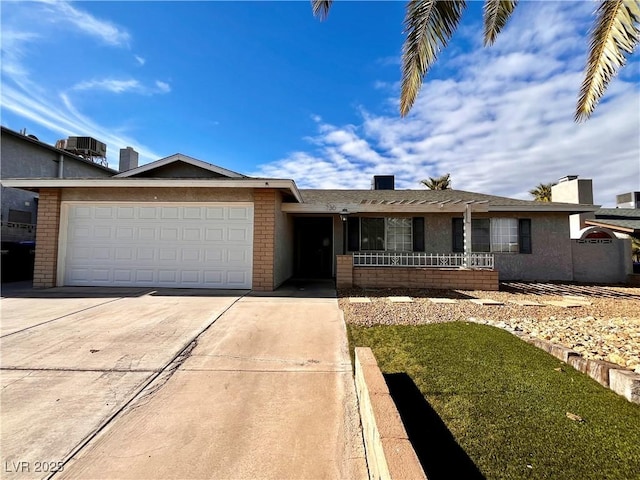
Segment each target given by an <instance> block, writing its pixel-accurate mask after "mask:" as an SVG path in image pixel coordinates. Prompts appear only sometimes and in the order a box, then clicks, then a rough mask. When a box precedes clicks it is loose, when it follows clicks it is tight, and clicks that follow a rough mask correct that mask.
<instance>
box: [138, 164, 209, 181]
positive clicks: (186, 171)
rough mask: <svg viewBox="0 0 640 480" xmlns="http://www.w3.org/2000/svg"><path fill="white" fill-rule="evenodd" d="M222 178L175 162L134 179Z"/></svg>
mask: <svg viewBox="0 0 640 480" xmlns="http://www.w3.org/2000/svg"><path fill="white" fill-rule="evenodd" d="M142 177H151V178H220V177H222V175H220V174H218V173H215V172H212V171H210V170H205V169H204V168H200V167H197V166H195V165H191V164H189V163H186V162H174V163H170V164H168V165H164V166H162V167H156V168H154V169H153V170H149V171H146V172H142V173H139V174H138V175H136V176H135V177H132V178H142Z"/></svg>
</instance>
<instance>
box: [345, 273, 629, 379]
mask: <svg viewBox="0 0 640 480" xmlns="http://www.w3.org/2000/svg"><path fill="white" fill-rule="evenodd" d="M338 293H339V303H340V308H341V309H342V310H343V311H344V314H345V320H346V321H347V323H350V324H354V325H360V326H373V325H419V324H425V323H439V322H451V321H465V320H472V321H475V322H479V323H486V324H490V325H495V326H499V327H502V328H506V329H508V330H519V331H524V332H525V333H527V334H529V335H531V336H534V337H537V338H541V339H544V340H549V341H551V342H553V343H557V344H560V345H564V346H566V347H569V348H571V349H573V350H575V351H577V352H579V353H580V354H582V355H583V356H584V357H586V358H592V359H596V360H606V361H609V362H611V363H615V364H618V365H621V366H623V367H626V368H629V369H631V370H635V371H636V372H638V373H640V288H631V287H604V286H588V287H585V286H576V285H549V284H505V285H503V286H502V287H501V291H499V292H489V291H463V290H431V289H430V290H427V289H422V290H411V289H378V290H371V289H367V290H363V289H348V290H347V289H345V290H340V291H339V292H338ZM564 295H574V296H576V295H578V296H582V297H585V298H586V300H588V302H591V305H581V306H578V307H572V308H563V307H560V306H553V305H545V306H522V305H518V304H516V303H513V301H526V302H536V303H544V302H546V301H560V300H563V299H564V297H563V296H564ZM390 296H408V297H411V298H413V303H392V302H390V301H389V300H388V297H390ZM349 297H368V298H370V299H371V303H349ZM430 297H432V298H433V297H436V298H442V297H444V298H455V299H457V300H458V302H457V303H447V304H443V303H433V302H431V301H430V300H429V298H430ZM480 298H483V299H492V300H496V301H499V302H502V303H504V305H478V304H475V303H473V302H471V301H469V300H471V299H480Z"/></svg>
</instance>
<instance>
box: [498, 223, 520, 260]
mask: <svg viewBox="0 0 640 480" xmlns="http://www.w3.org/2000/svg"><path fill="white" fill-rule="evenodd" d="M491 251H492V252H511V253H516V252H518V219H517V218H492V219H491Z"/></svg>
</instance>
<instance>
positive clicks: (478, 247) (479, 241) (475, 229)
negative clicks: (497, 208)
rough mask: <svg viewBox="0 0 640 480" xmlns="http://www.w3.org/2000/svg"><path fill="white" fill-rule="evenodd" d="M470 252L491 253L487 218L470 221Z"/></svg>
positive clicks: (489, 224)
mask: <svg viewBox="0 0 640 480" xmlns="http://www.w3.org/2000/svg"><path fill="white" fill-rule="evenodd" d="M471 251H473V252H490V251H491V222H490V220H489V219H488V218H474V219H471Z"/></svg>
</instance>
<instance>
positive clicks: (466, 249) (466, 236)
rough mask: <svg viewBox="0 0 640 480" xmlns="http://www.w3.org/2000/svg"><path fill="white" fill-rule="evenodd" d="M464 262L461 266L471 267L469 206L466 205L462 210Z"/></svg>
mask: <svg viewBox="0 0 640 480" xmlns="http://www.w3.org/2000/svg"><path fill="white" fill-rule="evenodd" d="M463 231H464V260H463V261H462V265H463V266H464V267H465V268H469V266H470V265H471V205H469V204H467V205H466V206H465V208H464V224H463Z"/></svg>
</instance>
